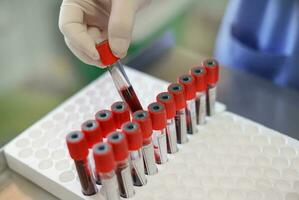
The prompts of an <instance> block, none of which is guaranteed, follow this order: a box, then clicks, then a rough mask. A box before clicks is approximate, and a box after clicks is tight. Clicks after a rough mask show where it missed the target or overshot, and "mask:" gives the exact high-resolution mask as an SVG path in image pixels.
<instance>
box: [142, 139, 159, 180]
mask: <svg viewBox="0 0 299 200" xmlns="http://www.w3.org/2000/svg"><path fill="white" fill-rule="evenodd" d="M142 155H143V161H144V166H145V173H146V174H147V175H154V174H156V173H157V172H158V168H157V166H156V162H155V154H154V146H153V143H150V144H148V145H146V146H143V147H142Z"/></svg>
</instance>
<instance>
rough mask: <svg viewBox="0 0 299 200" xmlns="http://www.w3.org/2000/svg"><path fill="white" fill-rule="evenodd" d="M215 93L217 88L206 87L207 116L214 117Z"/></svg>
mask: <svg viewBox="0 0 299 200" xmlns="http://www.w3.org/2000/svg"><path fill="white" fill-rule="evenodd" d="M216 92H217V87H216V86H213V87H210V86H209V87H208V92H207V93H208V95H207V114H208V115H209V116H214V115H215V103H216Z"/></svg>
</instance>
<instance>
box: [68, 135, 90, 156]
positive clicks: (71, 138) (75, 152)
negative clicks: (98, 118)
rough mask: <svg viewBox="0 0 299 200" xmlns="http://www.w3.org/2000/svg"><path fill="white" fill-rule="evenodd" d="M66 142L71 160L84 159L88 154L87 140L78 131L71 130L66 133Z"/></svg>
mask: <svg viewBox="0 0 299 200" xmlns="http://www.w3.org/2000/svg"><path fill="white" fill-rule="evenodd" d="M66 144H67V148H68V149H69V154H70V156H71V158H72V159H73V160H85V159H86V158H87V156H88V145H87V141H86V139H85V137H84V135H83V133H81V132H80V131H73V132H70V133H69V134H67V136H66Z"/></svg>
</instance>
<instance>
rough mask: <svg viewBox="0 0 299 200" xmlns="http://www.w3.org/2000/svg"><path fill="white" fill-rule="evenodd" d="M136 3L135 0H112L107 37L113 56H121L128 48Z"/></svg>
mask: <svg viewBox="0 0 299 200" xmlns="http://www.w3.org/2000/svg"><path fill="white" fill-rule="evenodd" d="M136 10H137V4H136V2H135V0H126V1H124V0H112V6H111V14H110V18H109V23H108V39H109V44H110V48H111V50H112V52H113V53H114V54H115V56H117V57H120V58H123V57H124V56H125V55H126V54H127V50H128V48H129V45H130V42H131V37H132V30H133V25H134V17H135V12H136Z"/></svg>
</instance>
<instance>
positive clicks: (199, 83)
mask: <svg viewBox="0 0 299 200" xmlns="http://www.w3.org/2000/svg"><path fill="white" fill-rule="evenodd" d="M190 74H191V76H193V78H194V80H195V86H196V91H197V92H205V91H206V89H207V80H206V79H207V71H206V69H205V68H204V67H193V68H192V69H191V70H190Z"/></svg>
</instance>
